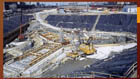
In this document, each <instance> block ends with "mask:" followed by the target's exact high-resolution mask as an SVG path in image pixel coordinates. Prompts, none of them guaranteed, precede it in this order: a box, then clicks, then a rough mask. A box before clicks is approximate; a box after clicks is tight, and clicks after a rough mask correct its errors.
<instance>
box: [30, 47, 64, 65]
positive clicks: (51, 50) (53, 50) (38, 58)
mask: <svg viewBox="0 0 140 79" xmlns="http://www.w3.org/2000/svg"><path fill="white" fill-rule="evenodd" d="M61 47H62V45H57V46H54V48H52V49H50V51H48V52H47V53H45V54H43V55H41V56H39V57H37V58H35V59H34V60H32V61H31V63H30V64H29V66H32V65H34V64H35V63H37V62H38V61H40V60H41V59H43V58H44V57H46V56H49V55H50V54H52V53H53V52H55V51H56V50H58V49H60V48H61Z"/></svg>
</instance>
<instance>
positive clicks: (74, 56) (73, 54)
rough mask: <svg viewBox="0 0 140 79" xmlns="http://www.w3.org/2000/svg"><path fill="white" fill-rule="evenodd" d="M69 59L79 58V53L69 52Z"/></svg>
mask: <svg viewBox="0 0 140 79" xmlns="http://www.w3.org/2000/svg"><path fill="white" fill-rule="evenodd" d="M67 56H68V57H71V58H76V57H78V56H79V54H78V52H69V53H68V54H67Z"/></svg>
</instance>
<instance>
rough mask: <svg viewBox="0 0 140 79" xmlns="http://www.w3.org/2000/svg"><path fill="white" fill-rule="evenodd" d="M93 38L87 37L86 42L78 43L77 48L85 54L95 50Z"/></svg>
mask: <svg viewBox="0 0 140 79" xmlns="http://www.w3.org/2000/svg"><path fill="white" fill-rule="evenodd" d="M92 40H93V38H92V37H89V39H88V40H87V42H86V43H84V42H83V43H82V42H81V43H82V44H80V45H79V49H80V50H81V51H82V52H83V53H84V54H85V55H91V54H93V53H95V52H96V49H95V48H94V47H93V44H92V42H91V41H92Z"/></svg>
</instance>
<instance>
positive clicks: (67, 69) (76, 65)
mask: <svg viewBox="0 0 140 79" xmlns="http://www.w3.org/2000/svg"><path fill="white" fill-rule="evenodd" d="M96 61H97V60H96V59H86V60H81V61H80V60H77V61H76V60H68V61H66V62H65V63H64V64H61V65H60V66H59V67H57V68H56V69H54V70H53V71H48V72H45V73H44V74H43V75H42V76H43V77H47V76H51V75H56V74H67V73H71V72H73V71H75V70H81V69H84V66H87V65H90V64H93V63H94V62H96Z"/></svg>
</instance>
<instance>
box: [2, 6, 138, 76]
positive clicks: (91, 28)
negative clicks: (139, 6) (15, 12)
mask: <svg viewBox="0 0 140 79" xmlns="http://www.w3.org/2000/svg"><path fill="white" fill-rule="evenodd" d="M98 7H99V8H98ZM112 7H113V8H111V6H109V7H108V6H101V5H100V6H94V8H93V7H90V6H88V7H87V5H84V6H83V5H82V6H81V5H80V6H79V5H75V4H73V5H72V4H71V5H67V6H66V5H63V6H58V7H57V8H54V7H53V8H49V9H46V8H44V9H41V10H38V11H37V12H32V13H30V12H29V13H28V12H27V13H22V11H21V13H19V19H17V22H18V21H19V22H18V23H19V24H18V25H16V24H15V26H17V27H14V25H7V23H8V22H11V24H12V19H11V18H12V17H11V18H8V19H7V17H6V18H4V32H5V33H4V49H3V51H4V52H3V54H4V63H3V73H4V77H5V78H11V77H13V78H23V77H25V78H46V77H48V78H127V77H132V78H136V77H137V13H135V12H123V11H122V9H123V7H122V6H120V5H119V7H118V6H117V7H116V8H114V7H115V5H114V6H112ZM131 11H132V10H131ZM25 17H27V18H25ZM23 18H25V19H26V20H23ZM27 19H28V20H27ZM15 21H16V19H15ZM21 21H25V22H24V23H23V22H21ZM15 23H16V22H15ZM8 26H9V27H12V26H13V27H14V30H12V31H8V30H5V29H6V28H8ZM15 28H16V29H15Z"/></svg>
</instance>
